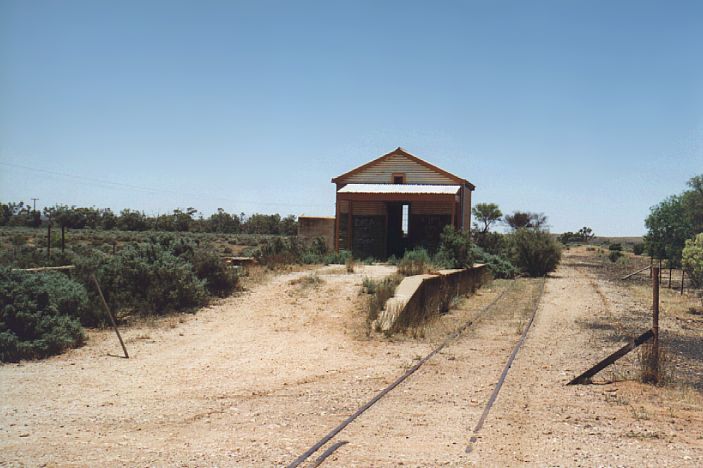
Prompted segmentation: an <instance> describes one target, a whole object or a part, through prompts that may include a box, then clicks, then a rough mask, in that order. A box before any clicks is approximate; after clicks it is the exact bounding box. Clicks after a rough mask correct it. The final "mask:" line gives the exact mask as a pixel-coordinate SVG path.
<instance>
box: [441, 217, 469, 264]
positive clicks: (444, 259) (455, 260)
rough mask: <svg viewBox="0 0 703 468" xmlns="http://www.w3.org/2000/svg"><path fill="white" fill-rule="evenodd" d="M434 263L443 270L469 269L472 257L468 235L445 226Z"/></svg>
mask: <svg viewBox="0 0 703 468" xmlns="http://www.w3.org/2000/svg"><path fill="white" fill-rule="evenodd" d="M434 263H435V264H436V265H438V266H441V267H444V268H469V267H471V266H472V265H473V263H474V257H473V251H472V243H471V236H470V234H469V233H467V232H463V231H457V230H456V229H454V227H453V226H445V227H444V230H443V231H442V234H441V236H440V242H439V249H438V250H437V254H436V255H435V258H434Z"/></svg>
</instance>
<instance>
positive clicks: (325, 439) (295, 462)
mask: <svg viewBox="0 0 703 468" xmlns="http://www.w3.org/2000/svg"><path fill="white" fill-rule="evenodd" d="M544 283H545V279H543V280H542V282H541V285H540V286H539V295H538V296H537V298H536V299H535V300H534V305H533V309H532V312H531V315H530V318H529V320H528V322H527V324H526V325H525V328H524V330H523V332H522V335H521V336H520V339H519V341H518V342H517V344H516V345H515V347H514V348H513V351H512V352H511V354H510V356H509V358H508V361H507V363H506V365H505V367H504V369H503V372H502V374H501V376H500V379H499V381H498V383H497V384H496V386H495V388H494V390H493V392H492V394H491V396H490V398H489V400H488V402H487V403H486V406H485V407H484V411H483V414H482V415H481V418H480V420H479V422H478V424H477V425H476V426H475V428H474V430H473V433H472V436H471V438H470V439H469V445H468V446H467V448H466V452H467V453H469V452H471V451H472V449H473V445H474V444H475V443H476V441H477V434H478V432H479V431H480V430H481V428H482V427H483V424H484V422H485V420H486V418H487V417H488V413H489V412H490V409H491V407H492V406H493V404H494V403H495V400H496V399H497V397H498V393H499V392H500V388H501V387H502V385H503V382H504V381H505V378H506V377H507V374H508V371H509V369H510V367H511V366H512V363H513V360H514V359H515V357H516V355H517V353H518V351H519V349H520V347H521V346H522V344H523V343H524V342H525V339H526V337H527V333H528V331H529V329H530V327H531V325H532V322H533V320H534V318H535V315H536V313H537V308H538V307H539V303H540V302H541V298H542V294H543V293H544ZM513 289H515V283H513V285H511V286H510V287H509V288H506V289H505V290H503V291H502V292H501V293H500V294H499V295H498V296H496V297H495V298H494V299H493V300H492V301H491V302H490V303H489V304H487V305H486V306H485V307H484V308H483V309H481V310H480V311H479V313H478V314H477V315H476V316H475V317H473V318H472V319H471V320H468V321H467V322H465V323H464V324H463V325H461V326H460V327H459V328H457V329H456V330H455V331H454V332H453V333H452V334H450V335H449V336H448V337H447V338H446V339H445V340H444V341H442V342H441V343H440V344H439V345H438V346H437V347H436V348H435V349H433V350H432V351H431V352H430V353H428V354H427V355H425V356H424V357H423V358H422V359H420V360H419V361H418V362H417V363H416V364H415V365H413V366H412V367H411V368H409V369H408V370H407V371H406V372H405V373H403V374H402V375H401V376H400V377H398V378H397V379H396V380H395V381H393V382H392V383H391V384H390V385H388V386H387V387H385V388H384V389H383V390H381V391H380V392H378V393H377V394H376V395H375V396H374V397H373V398H371V399H370V400H369V401H368V402H366V403H365V404H364V405H362V406H361V407H359V408H358V409H357V410H356V411H355V412H354V413H352V414H351V415H350V416H349V417H347V418H346V419H345V420H344V421H342V422H341V423H340V424H339V425H337V426H336V427H335V428H333V429H332V430H331V431H330V432H328V433H327V434H326V435H325V436H324V437H322V438H321V439H319V440H318V441H317V442H316V443H315V444H313V445H312V446H311V447H310V448H309V449H308V450H306V451H305V452H303V453H302V454H301V455H300V456H299V457H298V458H296V459H295V460H293V462H291V463H290V464H289V465H288V468H295V467H298V466H300V465H301V464H303V463H305V462H306V461H307V460H308V459H309V458H310V457H311V456H312V455H314V454H315V453H316V452H317V451H318V450H320V449H321V448H322V447H324V446H325V445H326V444H327V443H328V442H330V441H331V440H332V439H333V438H335V437H336V436H337V435H338V434H339V433H340V432H342V431H343V430H344V429H345V428H346V427H347V426H348V425H349V424H351V423H352V422H354V420H355V419H357V418H358V417H359V416H361V415H362V414H363V413H365V412H366V411H367V410H368V409H369V408H371V407H372V406H373V405H374V404H376V403H377V402H378V401H379V400H380V399H382V398H383V397H384V396H386V395H387V394H388V393H390V392H391V391H393V389H395V388H396V387H397V386H398V385H400V384H401V383H402V382H403V381H405V380H406V379H408V378H409V377H410V376H411V375H413V374H414V373H415V372H416V371H417V370H418V369H420V368H421V367H422V366H423V365H424V364H425V363H426V362H427V361H429V360H430V359H432V357H434V356H435V355H436V354H437V353H439V352H440V351H442V350H443V349H444V348H446V347H447V346H448V345H450V344H451V343H452V342H454V341H455V340H456V339H458V338H459V337H460V336H461V335H462V334H463V333H464V332H465V331H466V330H467V329H468V328H470V327H471V326H472V325H473V324H474V323H476V322H478V321H479V320H480V319H481V318H483V317H484V316H485V315H486V314H487V313H488V312H489V311H490V310H491V309H492V308H493V307H494V306H495V305H496V304H498V303H499V302H500V301H501V299H503V298H504V297H505V296H506V295H507V294H508V293H509V292H511V291H512V290H513ZM347 443H348V441H346V440H342V441H338V442H336V443H334V444H332V445H331V446H330V447H329V448H327V450H325V451H324V452H323V453H322V454H321V455H320V456H319V457H318V458H317V459H315V460H314V461H313V462H312V464H311V465H310V466H312V467H317V466H320V465H321V464H322V463H324V461H325V459H327V457H329V456H331V455H332V454H333V453H334V452H335V451H336V450H337V449H339V448H340V447H342V446H344V445H345V444H347Z"/></svg>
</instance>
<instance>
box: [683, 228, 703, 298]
mask: <svg viewBox="0 0 703 468" xmlns="http://www.w3.org/2000/svg"><path fill="white" fill-rule="evenodd" d="M683 267H684V269H685V270H686V273H687V274H688V276H689V277H690V278H691V282H692V283H693V285H694V286H695V287H697V288H700V287H703V233H701V234H698V235H697V236H696V237H694V238H693V239H689V240H687V241H686V246H685V247H684V248H683Z"/></svg>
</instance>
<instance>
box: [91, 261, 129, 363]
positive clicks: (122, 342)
mask: <svg viewBox="0 0 703 468" xmlns="http://www.w3.org/2000/svg"><path fill="white" fill-rule="evenodd" d="M90 276H91V278H93V282H94V283H95V287H96V288H98V294H100V299H101V300H102V303H103V306H104V307H105V312H107V316H108V317H110V323H111V324H112V328H113V329H114V330H115V333H116V334H117V339H118V340H120V345H121V346H122V351H124V357H125V358H126V359H129V354H127V348H125V345H124V341H122V335H120V331H119V330H118V329H117V323H115V319H114V317H113V316H112V312H110V307H108V305H107V301H106V300H105V296H103V290H102V289H100V284H98V279H97V278H96V277H95V275H94V274H92V275H90Z"/></svg>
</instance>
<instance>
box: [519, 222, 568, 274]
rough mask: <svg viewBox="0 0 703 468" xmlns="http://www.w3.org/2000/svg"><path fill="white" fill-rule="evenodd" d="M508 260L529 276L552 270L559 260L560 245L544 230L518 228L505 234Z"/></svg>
mask: <svg viewBox="0 0 703 468" xmlns="http://www.w3.org/2000/svg"><path fill="white" fill-rule="evenodd" d="M507 242H508V246H509V247H508V252H509V257H510V261H511V262H512V263H513V265H515V266H516V267H517V268H519V269H520V271H522V272H523V273H525V274H527V275H529V276H544V275H546V274H547V273H549V272H550V271H554V269H556V267H557V265H558V264H559V261H560V260H561V247H559V244H558V243H557V242H556V241H555V240H554V239H553V238H552V236H551V235H550V234H549V233H548V232H545V231H541V230H537V229H530V228H520V229H517V230H515V232H513V233H511V234H509V235H508V236H507Z"/></svg>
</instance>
